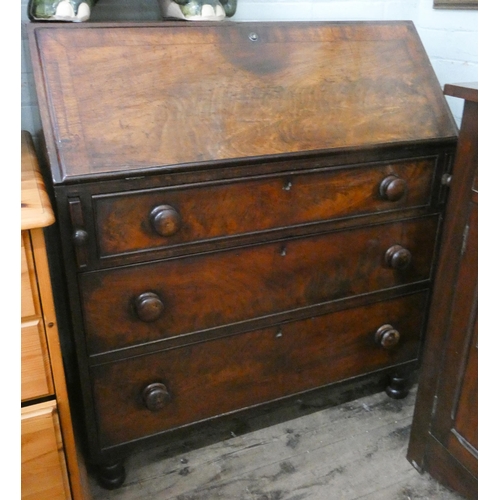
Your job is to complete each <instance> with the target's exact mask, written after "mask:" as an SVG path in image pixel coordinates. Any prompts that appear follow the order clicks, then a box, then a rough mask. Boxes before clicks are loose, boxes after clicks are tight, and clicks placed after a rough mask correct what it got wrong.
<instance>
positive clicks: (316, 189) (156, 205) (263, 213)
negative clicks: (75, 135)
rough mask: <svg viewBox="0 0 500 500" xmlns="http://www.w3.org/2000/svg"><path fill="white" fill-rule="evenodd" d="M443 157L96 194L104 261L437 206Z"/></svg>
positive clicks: (98, 230)
mask: <svg viewBox="0 0 500 500" xmlns="http://www.w3.org/2000/svg"><path fill="white" fill-rule="evenodd" d="M435 165H436V157H429V158H422V159H412V160H406V161H398V162H390V163H383V164H370V165H368V166H362V167H359V166H358V167H352V168H344V169H338V168H337V169H323V170H321V171H315V172H313V173H304V172H294V173H281V174H279V175H271V176H259V177H251V178H245V179H241V180H230V181H228V180H226V181H218V182H210V183H204V184H197V185H183V186H176V187H171V188H157V189H150V190H143V191H133V192H127V193H119V194H111V195H96V196H95V197H94V198H93V203H94V209H95V214H96V231H97V235H96V237H97V246H98V251H99V255H100V257H111V256H117V255H121V254H127V253H133V252H138V251H144V250H148V249H151V250H153V249H161V248H165V247H175V246H180V245H185V244H188V243H193V242H201V241H204V240H210V239H215V238H223V237H231V236H237V235H242V234H250V233H255V232H261V231H268V230H273V229H279V228H284V227H290V226H296V225H301V224H310V223H315V222H321V221H327V220H332V219H335V218H344V217H350V216H356V215H362V214H368V213H373V212H377V213H378V212H384V211H390V210H395V209H403V208H413V207H418V206H425V205H428V204H429V203H430V199H431V192H432V182H433V178H434V171H435Z"/></svg>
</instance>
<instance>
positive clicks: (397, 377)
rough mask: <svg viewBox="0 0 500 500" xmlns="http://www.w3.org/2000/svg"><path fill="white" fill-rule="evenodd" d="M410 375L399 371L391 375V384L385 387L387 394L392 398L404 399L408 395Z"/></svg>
mask: <svg viewBox="0 0 500 500" xmlns="http://www.w3.org/2000/svg"><path fill="white" fill-rule="evenodd" d="M408 382H409V381H408V377H406V376H403V375H401V374H399V373H395V374H393V375H390V376H389V385H388V386H387V387H386V388H385V392H386V394H387V395H388V396H389V397H391V398H392V399H403V398H405V397H406V396H408V393H409V387H408V385H409V383H408Z"/></svg>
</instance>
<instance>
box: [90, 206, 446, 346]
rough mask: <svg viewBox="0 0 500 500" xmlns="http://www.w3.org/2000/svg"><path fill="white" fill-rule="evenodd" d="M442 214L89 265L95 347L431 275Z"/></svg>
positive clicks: (166, 334)
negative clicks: (104, 266) (131, 262)
mask: <svg viewBox="0 0 500 500" xmlns="http://www.w3.org/2000/svg"><path fill="white" fill-rule="evenodd" d="M437 222H438V219H437V217H434V216H433V217H424V218H419V219H410V220H406V221H399V222H396V223H391V224H381V225H375V226H369V227H362V228H356V229H351V230H347V231H338V232H334V233H326V234H322V235H316V236H313V237H307V238H295V239H290V240H284V241H277V242H273V243H268V244H263V245H255V246H250V247H246V248H237V249H232V250H227V251H220V252H216V253H211V254H199V255H194V256H189V257H185V258H179V259H172V260H166V261H161V262H155V263H151V264H145V265H136V266H130V267H124V268H119V269H113V270H109V271H96V272H90V273H85V274H83V275H81V276H80V287H81V295H82V307H83V312H84V322H85V328H86V336H87V345H88V350H89V353H91V354H92V353H99V352H106V351H109V350H113V349H118V348H122V347H127V346H132V345H135V344H143V343H146V342H151V341H155V340H158V339H164V338H168V337H173V336H176V335H182V334H187V333H192V332H197V331H201V330H206V329H210V328H215V327H220V326H223V325H228V324H232V323H236V322H240V321H244V320H248V319H252V318H258V317H263V316H268V315H273V314H275V313H280V312H283V311H288V310H294V309H299V308H304V307H308V306H313V305H315V304H320V303H324V302H329V301H333V300H336V299H341V298H345V297H351V296H355V295H359V294H364V293H368V292H374V291H377V290H383V289H388V288H392V287H396V286H400V285H406V284H410V283H415V282H418V281H423V280H427V279H429V276H430V271H431V266H432V260H433V255H434V245H435V237H436V227H437ZM398 249H399V250H400V252H399V253H398ZM391 255H392V256H393V258H392V259H388V257H389V256H391ZM399 258H400V259H399ZM398 259H399V260H398Z"/></svg>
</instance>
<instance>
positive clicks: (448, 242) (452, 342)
mask: <svg viewBox="0 0 500 500" xmlns="http://www.w3.org/2000/svg"><path fill="white" fill-rule="evenodd" d="M445 93H448V94H449V95H453V96H455V97H462V98H463V99H464V100H465V103H464V113H463V118H462V125H461V130H460V135H459V141H458V147H457V156H456V162H455V165H454V169H453V174H452V179H451V183H450V199H449V204H448V207H447V214H446V219H445V224H444V233H443V246H442V250H441V255H440V261H439V267H438V272H437V276H436V286H435V289H434V298H433V301H432V308H431V311H430V323H429V331H428V339H427V345H426V350H425V355H424V359H423V366H422V372H421V379H420V384H419V392H418V394H417V403H416V409H415V419H414V424H413V428H412V433H411V438H410V447H409V450H408V459H409V460H410V461H411V462H412V463H413V464H414V465H415V466H416V467H417V468H418V469H419V470H424V471H427V472H429V473H430V474H431V475H433V476H434V477H435V478H437V479H438V480H440V481H441V482H443V483H444V484H446V485H447V486H448V487H450V488H452V489H454V490H456V491H458V492H459V493H460V494H462V495H463V496H465V497H466V498H468V499H475V498H477V497H478V491H477V487H478V373H477V368H478V277H477V265H478V260H477V258H478V257H477V252H478V241H477V238H478V122H477V118H478V90H477V85H447V86H446V87H445Z"/></svg>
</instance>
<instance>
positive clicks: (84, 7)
mask: <svg viewBox="0 0 500 500" xmlns="http://www.w3.org/2000/svg"><path fill="white" fill-rule="evenodd" d="M96 2H97V0H30V2H29V4H28V17H29V18H30V19H31V20H32V21H71V22H82V21H87V20H88V19H89V17H90V12H91V10H92V7H93V6H94V5H95V4H96Z"/></svg>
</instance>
